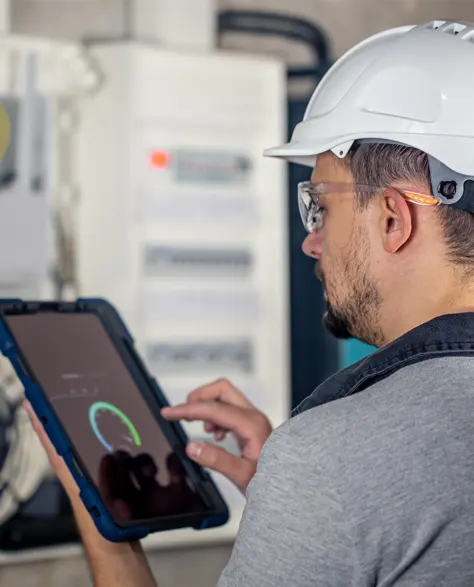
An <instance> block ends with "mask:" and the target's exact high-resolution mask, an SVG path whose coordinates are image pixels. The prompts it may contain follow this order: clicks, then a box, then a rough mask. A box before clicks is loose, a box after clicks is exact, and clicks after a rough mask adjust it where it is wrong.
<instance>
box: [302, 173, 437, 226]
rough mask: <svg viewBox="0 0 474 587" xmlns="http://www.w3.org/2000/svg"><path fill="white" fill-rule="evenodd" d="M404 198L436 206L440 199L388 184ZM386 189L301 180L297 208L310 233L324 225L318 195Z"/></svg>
mask: <svg viewBox="0 0 474 587" xmlns="http://www.w3.org/2000/svg"><path fill="white" fill-rule="evenodd" d="M390 187H391V188H392V189H395V190H396V191H397V192H398V193H399V194H401V195H402V196H403V197H404V198H405V199H406V200H408V201H409V202H412V203H413V204H417V205H418V206H438V205H439V204H441V200H438V199H437V198H435V197H433V196H429V195H426V194H419V193H417V192H414V191H412V190H410V189H403V188H399V187H393V186H390ZM385 189H387V186H373V185H361V184H352V183H312V182H311V181H303V182H301V183H299V184H298V208H299V211H300V216H301V220H302V221H303V226H304V227H305V229H306V230H307V232H309V233H311V232H314V231H316V230H321V229H322V228H323V226H324V213H325V208H324V206H321V204H320V196H322V195H326V194H334V193H339V194H342V193H354V192H357V193H361V192H367V193H374V192H378V191H382V190H385Z"/></svg>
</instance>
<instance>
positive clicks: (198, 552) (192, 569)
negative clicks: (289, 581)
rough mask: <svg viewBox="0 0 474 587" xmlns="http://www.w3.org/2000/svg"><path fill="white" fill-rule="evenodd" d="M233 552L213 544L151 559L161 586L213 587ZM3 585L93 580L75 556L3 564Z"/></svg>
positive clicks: (56, 586) (53, 585)
mask: <svg viewBox="0 0 474 587" xmlns="http://www.w3.org/2000/svg"><path fill="white" fill-rule="evenodd" d="M230 552H231V546H230V545H227V546H211V547H205V548H193V549H183V550H168V551H166V550H165V551H159V552H155V553H149V555H148V558H149V560H150V563H151V565H152V568H153V571H154V573H155V576H156V578H157V580H158V581H159V587H214V586H215V585H216V583H217V580H218V578H219V575H220V573H221V571H222V569H223V568H224V566H225V565H226V563H227V561H228V559H229V556H230ZM0 587H91V581H90V577H89V574H88V571H87V567H86V565H85V562H84V560H83V559H81V558H74V559H69V560H61V561H53V562H45V563H41V564H29V565H22V566H11V567H9V566H7V567H3V568H2V569H0ZM110 587H113V586H112V585H111V586H110Z"/></svg>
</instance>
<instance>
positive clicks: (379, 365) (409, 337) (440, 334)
mask: <svg viewBox="0 0 474 587" xmlns="http://www.w3.org/2000/svg"><path fill="white" fill-rule="evenodd" d="M468 356H472V357H474V312H469V313H465V314H449V315H445V316H439V317H437V318H434V319H433V320H430V321H429V322H426V323H425V324H422V325H421V326H418V327H417V328H414V329H413V330H411V331H409V332H407V333H406V334H404V335H403V336H401V337H400V338H398V339H397V340H395V341H394V342H392V343H391V344H389V345H387V346H385V347H383V348H381V349H379V350H378V351H376V352H375V353H373V354H372V355H370V356H368V357H365V358H364V359H362V360H360V361H358V362H357V363H355V364H354V365H350V366H349V367H346V368H345V369H342V370H341V371H339V372H337V373H335V374H334V375H332V376H331V377H329V379H326V381H324V382H323V383H321V385H319V386H318V387H317V388H316V389H315V390H314V391H313V393H312V394H311V395H310V396H309V397H307V398H306V399H305V400H303V401H302V402H301V404H300V405H299V406H298V407H297V408H295V410H293V412H292V416H295V415H297V414H299V413H301V412H304V411H305V410H310V409H311V408H314V407H317V406H321V405H323V404H326V403H328V402H331V401H334V400H337V399H341V398H343V397H346V396H348V395H353V394H355V393H358V392H359V391H363V390H364V389H366V388H367V387H369V386H370V385H373V384H374V383H377V382H378V381H381V380H382V379H385V377H389V376H390V375H392V373H395V371H398V369H402V368H403V367H406V366H407V365H412V364H413V363H418V362H420V361H426V360H428V359H435V358H440V357H468Z"/></svg>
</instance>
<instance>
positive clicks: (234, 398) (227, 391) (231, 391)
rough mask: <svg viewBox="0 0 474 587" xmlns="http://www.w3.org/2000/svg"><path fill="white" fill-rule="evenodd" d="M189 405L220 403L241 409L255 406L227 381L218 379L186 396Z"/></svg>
mask: <svg viewBox="0 0 474 587" xmlns="http://www.w3.org/2000/svg"><path fill="white" fill-rule="evenodd" d="M187 401H188V402H189V403H196V402H206V401H221V402H225V403H227V404H231V405H233V406H240V407H241V408H254V407H255V406H254V405H253V404H252V403H251V402H250V401H249V400H248V399H247V398H246V397H245V395H244V394H243V393H242V392H241V391H239V390H238V389H237V388H236V387H235V386H234V385H232V383H230V381H227V379H218V380H217V381H214V382H213V383H209V384H208V385H203V386H202V387H198V388H197V389H196V390H194V391H193V392H192V393H190V394H189V395H188V398H187Z"/></svg>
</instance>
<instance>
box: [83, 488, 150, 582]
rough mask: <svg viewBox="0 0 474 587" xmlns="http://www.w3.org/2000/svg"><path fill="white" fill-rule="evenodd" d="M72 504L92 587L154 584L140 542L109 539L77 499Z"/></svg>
mask: <svg viewBox="0 0 474 587" xmlns="http://www.w3.org/2000/svg"><path fill="white" fill-rule="evenodd" d="M72 505H73V509H74V515H75V517H76V521H77V525H78V528H79V532H80V534H81V537H82V542H83V544H84V549H85V552H86V556H87V559H88V562H89V565H90V568H91V572H92V579H93V583H94V587H157V584H156V581H155V579H154V578H153V575H152V573H151V570H150V566H149V565H148V561H147V559H146V557H145V554H144V553H143V550H142V547H141V545H140V543H139V542H133V543H123V544H115V543H112V542H108V541H107V540H105V539H104V538H103V537H102V536H101V535H100V534H99V532H98V531H97V529H96V527H95V525H94V523H93V521H92V519H91V517H90V515H89V513H88V512H87V511H86V509H85V508H84V506H83V504H82V502H81V501H80V500H79V498H76V499H74V501H73V502H72Z"/></svg>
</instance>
